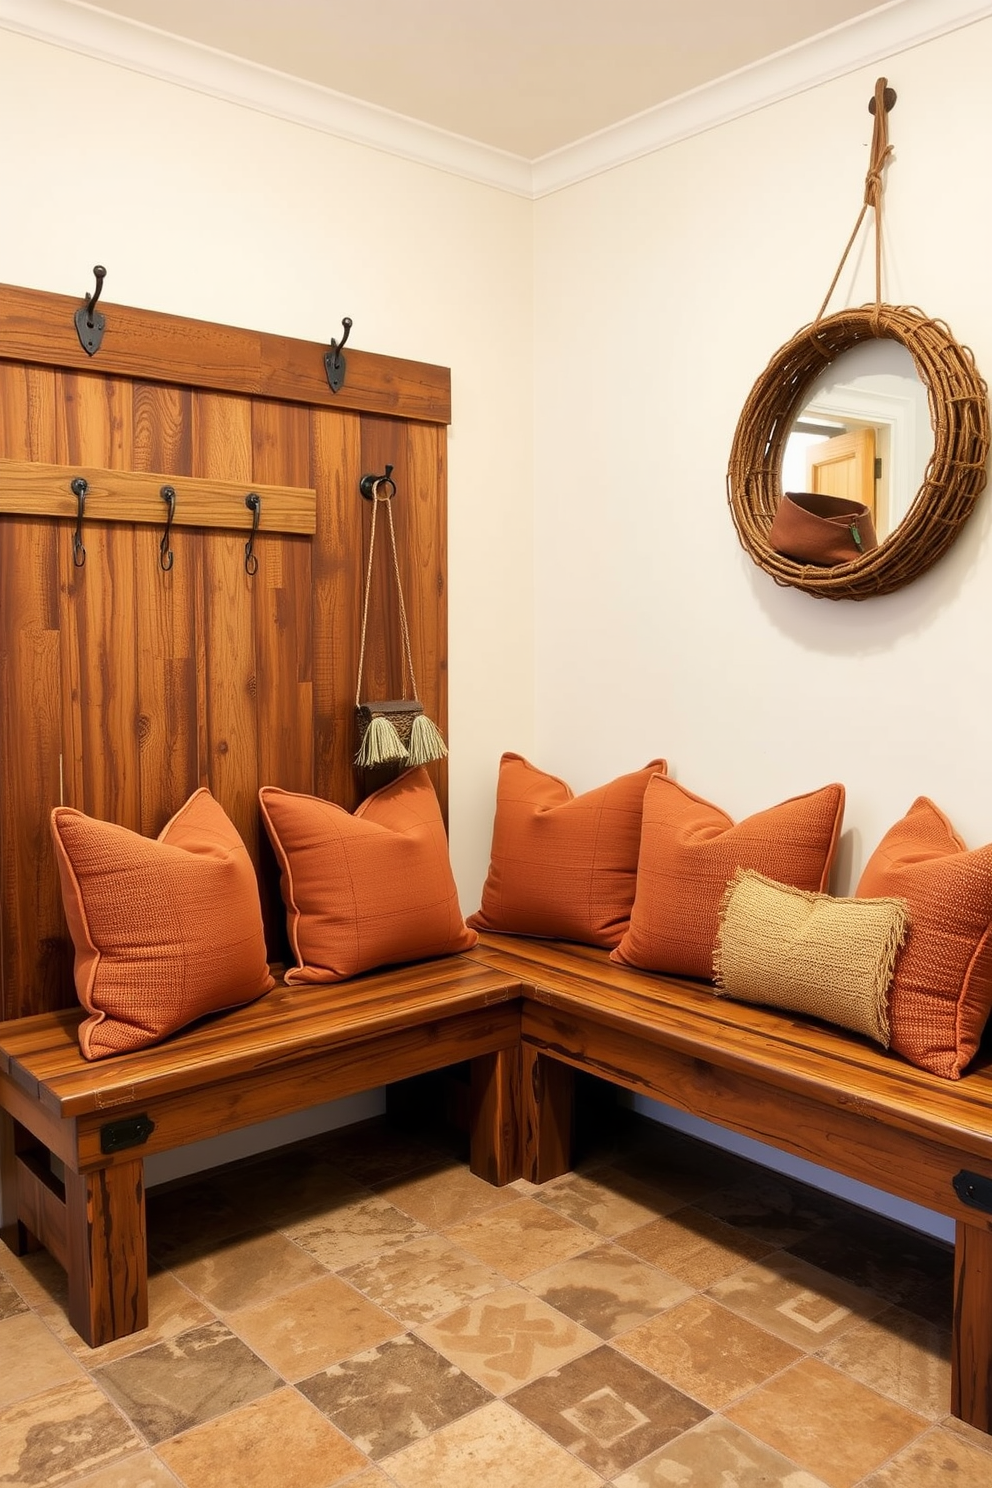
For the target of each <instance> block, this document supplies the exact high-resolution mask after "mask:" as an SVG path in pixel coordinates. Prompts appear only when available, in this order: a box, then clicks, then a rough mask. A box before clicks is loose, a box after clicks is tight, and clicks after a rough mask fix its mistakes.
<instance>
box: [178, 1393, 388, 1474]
mask: <svg viewBox="0 0 992 1488" xmlns="http://www.w3.org/2000/svg"><path fill="white" fill-rule="evenodd" d="M158 1451H159V1455H160V1456H161V1457H162V1458H163V1460H164V1461H165V1462H166V1463H167V1464H168V1465H169V1467H171V1468H172V1470H173V1472H174V1473H175V1474H176V1476H177V1478H179V1479H180V1481H181V1482H182V1483H184V1484H185V1485H186V1488H273V1485H274V1484H278V1488H330V1485H331V1484H333V1483H339V1482H340V1481H341V1480H342V1479H343V1478H348V1477H351V1476H352V1474H354V1473H355V1472H356V1471H357V1470H358V1469H359V1468H361V1467H364V1466H366V1465H367V1458H366V1457H365V1455H364V1453H362V1452H360V1451H358V1449H357V1448H356V1447H355V1446H353V1445H352V1443H351V1442H349V1441H348V1440H347V1439H346V1438H345V1437H344V1436H342V1435H341V1432H340V1431H336V1430H335V1429H334V1427H333V1426H332V1425H331V1423H330V1422H329V1421H328V1420H327V1418H326V1417H325V1416H323V1415H321V1413H320V1411H319V1410H316V1409H315V1408H314V1407H313V1406H312V1405H311V1404H310V1403H309V1402H308V1401H306V1400H304V1399H302V1398H301V1396H300V1395H298V1394H297V1392H296V1391H295V1390H288V1389H286V1390H277V1391H276V1392H275V1393H274V1394H272V1395H267V1396H266V1397H265V1398H264V1399H263V1400H258V1401H255V1402H254V1404H252V1405H245V1406H242V1407H241V1409H240V1410H235V1411H231V1412H230V1413H229V1414H228V1415H225V1416H221V1417H220V1418H219V1420H215V1421H210V1422H208V1423H207V1424H206V1425H204V1426H197V1427H196V1428H195V1429H194V1430H192V1431H188V1432H185V1433H184V1434H183V1435H182V1436H177V1437H175V1438H174V1439H173V1440H172V1441H167V1442H162V1443H161V1445H160V1446H159V1449H158Z"/></svg>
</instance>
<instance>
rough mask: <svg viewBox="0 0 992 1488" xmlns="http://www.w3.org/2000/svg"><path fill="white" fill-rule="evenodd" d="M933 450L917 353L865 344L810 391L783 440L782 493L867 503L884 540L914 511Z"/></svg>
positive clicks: (883, 344)
mask: <svg viewBox="0 0 992 1488" xmlns="http://www.w3.org/2000/svg"><path fill="white" fill-rule="evenodd" d="M932 453H933V431H932V430H931V428H930V409H929V406H928V404H927V390H926V388H925V387H924V386H923V383H922V382H921V381H920V377H919V374H918V372H917V370H916V363H915V362H914V361H913V358H912V356H911V355H910V353H909V352H908V351H907V350H906V348H905V346H900V344H899V343H898V342H897V341H864V342H862V343H861V345H860V346H856V347H854V348H853V350H851V351H845V352H842V353H841V355H840V356H839V357H838V358H837V360H836V361H834V362H831V363H830V365H829V367H827V368H826V370H825V371H824V372H823V374H822V375H821V376H820V377H818V378H817V379H816V381H815V382H814V384H813V386H812V387H811V388H810V390H809V392H808V394H807V397H806V402H805V403H804V404H803V407H802V408H801V409H800V411H799V413H798V414H797V416H796V418H795V419H794V420H793V423H792V427H791V429H790V431H789V437H788V438H787V440H786V442H785V451H784V453H783V455H782V490H783V491H813V492H817V493H821V492H822V493H824V494H826V495H830V496H840V497H843V498H845V499H847V500H850V501H857V502H861V503H863V504H864V505H865V506H867V508H868V511H869V514H870V516H871V518H872V522H873V524H874V528H875V533H876V535H877V537H878V540H879V542H882V541H884V539H885V538H886V537H888V535H889V533H890V532H894V531H895V529H896V528H897V527H898V526H899V523H900V522H901V521H902V519H903V517H905V516H906V514H907V512H908V511H909V508H910V506H911V505H912V503H913V498H914V496H915V495H916V493H917V491H918V490H919V489H920V487H921V486H922V484H923V479H924V476H925V475H926V468H927V464H928V462H929V460H930V456H931V455H932Z"/></svg>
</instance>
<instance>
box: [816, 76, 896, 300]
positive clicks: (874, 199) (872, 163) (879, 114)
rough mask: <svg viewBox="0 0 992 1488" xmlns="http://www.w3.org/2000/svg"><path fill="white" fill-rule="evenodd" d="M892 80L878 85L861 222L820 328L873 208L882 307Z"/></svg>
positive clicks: (877, 288) (833, 282)
mask: <svg viewBox="0 0 992 1488" xmlns="http://www.w3.org/2000/svg"><path fill="white" fill-rule="evenodd" d="M888 81H889V80H888V78H884V77H882V78H879V79H878V80H877V82H876V83H875V100H874V101H875V127H874V129H873V130H872V135H871V154H870V157H869V161H868V174H867V175H866V176H865V197H864V201H863V203H862V206H861V211H860V212H859V213H858V220H857V222H856V223H855V224H854V231H853V232H852V233H851V236H850V237H849V238H848V240H847V247H846V248H845V249H844V252H843V253H842V254H841V256H840V263H839V264H838V265H837V272H836V273H835V274H834V277H833V278H832V279H831V281H830V288H829V289H828V290H827V292H826V294H825V295H824V297H823V304H822V305H821V306H820V308H819V310H818V311H817V312H816V318H815V319H814V321H813V324H814V325H818V324H819V322H820V321H821V320H822V319H823V312H824V310H826V308H827V306H828V305H829V303H830V296H831V295H832V294H833V292H834V290H835V289H836V288H837V281H838V279H839V278H840V276H841V274H842V273H843V271H844V265H845V264H846V263H847V259H848V255H849V254H850V252H851V249H852V248H853V247H854V244H855V241H856V239H857V236H858V233H859V232H860V231H861V224H862V222H864V220H865V214H866V212H867V211H868V208H869V207H871V209H872V211H873V212H874V214H875V306H876V308H878V309H880V308H881V304H882V171H883V169H884V168H885V164H886V161H887V160H888V158H889V156H890V155H891V154H892V146H891V145H890V144H889V113H888V110H887V109H886V107H885V90H886V88H887V86H888Z"/></svg>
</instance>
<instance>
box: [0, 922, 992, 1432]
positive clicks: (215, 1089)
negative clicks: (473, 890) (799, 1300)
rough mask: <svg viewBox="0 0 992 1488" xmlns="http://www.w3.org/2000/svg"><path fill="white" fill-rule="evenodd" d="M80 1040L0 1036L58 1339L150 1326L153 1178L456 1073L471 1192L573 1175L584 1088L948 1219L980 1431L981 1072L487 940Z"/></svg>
mask: <svg viewBox="0 0 992 1488" xmlns="http://www.w3.org/2000/svg"><path fill="white" fill-rule="evenodd" d="M80 1016H81V1014H80V1013H79V1012H77V1011H71V1012H70V1011H66V1012H61V1013H46V1014H41V1015H39V1016H37V1017H32V1018H23V1019H17V1020H14V1021H12V1022H9V1023H2V1024H0V1114H2V1119H3V1124H4V1138H3V1148H2V1157H3V1182H4V1194H5V1202H7V1203H8V1204H9V1203H11V1194H12V1193H13V1194H14V1195H15V1196H16V1197H15V1198H14V1199H13V1202H14V1204H15V1205H16V1216H17V1222H16V1225H15V1226H14V1232H13V1234H11V1235H9V1236H8V1241H9V1243H10V1242H12V1243H13V1244H14V1246H15V1247H16V1248H19V1249H23V1248H26V1247H28V1246H30V1245H32V1244H35V1243H37V1242H40V1243H41V1244H43V1245H45V1246H46V1247H47V1248H48V1249H49V1250H50V1251H51V1252H52V1254H53V1255H55V1256H56V1258H57V1259H58V1260H59V1261H60V1262H61V1263H62V1264H63V1265H64V1266H65V1268H66V1271H67V1272H68V1276H69V1299H70V1302H69V1307H70V1320H71V1321H72V1324H73V1326H74V1327H75V1328H76V1329H77V1331H78V1332H79V1333H80V1334H81V1335H82V1336H83V1337H84V1338H85V1339H86V1340H87V1342H89V1343H91V1344H94V1345H96V1344H99V1343H103V1342H106V1341H109V1340H110V1339H112V1338H116V1337H121V1336H123V1335H124V1334H126V1333H129V1332H133V1331H135V1330H136V1329H138V1328H140V1327H143V1326H144V1325H145V1322H146V1319H147V1279H146V1277H147V1260H146V1250H145V1233H144V1197H143V1180H142V1159H143V1157H144V1156H146V1155H147V1154H149V1153H152V1152H161V1151H167V1150H170V1149H171V1148H174V1147H178V1146H182V1145H183V1144H185V1143H187V1142H192V1141H196V1140H198V1139H199V1138H201V1137H207V1136H213V1135H217V1134H220V1133H223V1132H227V1131H233V1130H236V1129H238V1128H240V1127H243V1126H247V1125H251V1124H253V1123H255V1122H259V1121H263V1120H266V1119H268V1118H270V1117H273V1116H279V1115H285V1114H288V1113H290V1112H293V1111H300V1110H305V1109H307V1108H309V1107H311V1106H314V1105H317V1104H320V1103H322V1102H324V1101H328V1100H332V1099H334V1098H336V1097H339V1096H344V1095H349V1094H354V1093H356V1092H358V1091H361V1090H368V1089H372V1088H375V1087H377V1086H380V1085H383V1084H386V1083H388V1082H390V1081H393V1080H399V1079H403V1078H406V1077H407V1076H409V1075H414V1074H422V1073H426V1072H428V1071H430V1070H436V1069H440V1068H443V1067H445V1066H446V1065H451V1064H455V1063H461V1062H463V1061H465V1060H470V1061H471V1068H472V1115H471V1128H472V1130H471V1161H472V1170H473V1172H476V1173H478V1174H479V1175H480V1176H482V1177H485V1178H486V1179H488V1180H489V1181H490V1182H492V1183H507V1182H509V1181H511V1180H512V1179H513V1178H515V1177H517V1176H519V1175H520V1174H521V1173H522V1174H523V1175H524V1176H526V1177H528V1178H530V1179H531V1180H532V1181H533V1182H536V1183H543V1182H546V1181H547V1180H548V1179H550V1178H553V1177H557V1176H558V1175H559V1174H561V1173H563V1172H565V1171H567V1169H568V1167H569V1165H570V1149H571V1127H572V1114H573V1072H574V1071H575V1070H582V1071H587V1072H589V1073H591V1074H593V1075H597V1076H599V1077H600V1078H602V1079H605V1080H607V1081H610V1082H612V1083H613V1084H616V1085H619V1086H622V1087H625V1088H626V1089H628V1090H632V1091H635V1092H640V1093H642V1094H645V1095H649V1096H653V1097H655V1098H657V1099H659V1100H662V1101H665V1102H667V1103H668V1104H669V1105H672V1106H675V1107H678V1108H679V1109H681V1110H684V1111H688V1112H690V1113H692V1114H694V1115H697V1116H702V1117H704V1118H706V1119H707V1120H710V1121H714V1122H716V1123H718V1124H719V1125H722V1126H726V1127H729V1128H731V1129H732V1130H734V1131H738V1132H742V1133H744V1134H746V1135H748V1136H752V1137H756V1138H757V1139H759V1140H760V1141H763V1142H767V1143H769V1144H770V1145H771V1146H773V1147H777V1148H780V1149H781V1150H783V1151H785V1152H791V1153H794V1154H795V1155H797V1156H799V1157H804V1158H808V1159H810V1160H812V1161H814V1162H817V1163H820V1164H822V1165H824V1166H826V1167H828V1168H831V1169H833V1170H834V1171H835V1172H838V1173H843V1174H846V1175H847V1176H848V1177H851V1178H857V1179H860V1180H862V1181H863V1182H866V1183H870V1184H873V1185H874V1186H875V1187H878V1188H882V1189H884V1190H886V1191H888V1192H890V1193H893V1194H896V1195H898V1196H899V1197H901V1198H905V1199H910V1200H913V1201H914V1202H916V1203H919V1204H923V1205H925V1206H926V1207H928V1208H931V1209H934V1210H936V1211H938V1212H939V1213H943V1214H947V1215H950V1216H952V1217H953V1218H954V1220H955V1221H956V1225H957V1231H956V1245H955V1281H954V1286H955V1295H954V1319H953V1344H952V1399H951V1402H950V1406H951V1410H952V1411H953V1413H954V1414H955V1415H957V1416H960V1417H961V1418H962V1419H963V1420H965V1421H967V1422H969V1423H970V1424H971V1425H973V1426H976V1427H978V1428H979V1429H980V1430H983V1431H986V1432H988V1431H992V1061H990V1060H989V1058H988V1057H987V1056H980V1057H979V1059H978V1060H977V1061H976V1062H975V1064H974V1066H973V1067H972V1069H971V1070H970V1071H969V1073H968V1074H967V1075H966V1076H965V1077H964V1079H963V1080H960V1081H955V1082H952V1081H948V1080H941V1079H938V1078H936V1077H935V1076H932V1075H928V1074H926V1073H925V1072H923V1071H921V1070H917V1069H914V1068H913V1067H912V1066H911V1065H908V1064H905V1063H904V1062H903V1061H902V1060H900V1059H898V1058H896V1057H895V1056H891V1055H888V1054H886V1053H885V1052H884V1051H882V1050H879V1049H876V1048H874V1047H873V1046H871V1045H869V1044H868V1043H866V1042H865V1041H863V1040H862V1039H860V1038H857V1037H856V1036H854V1035H849V1034H846V1033H844V1032H843V1031H842V1030H835V1029H831V1028H828V1027H825V1026H823V1025H818V1024H814V1023H812V1022H810V1021H808V1020H805V1019H801V1018H798V1017H792V1016H791V1015H789V1014H784V1013H777V1012H775V1011H773V1010H770V1009H767V1008H758V1007H749V1006H746V1005H744V1004H742V1003H737V1002H732V1001H730V1000H729V999H724V998H717V997H714V995H713V993H712V992H711V991H710V990H709V989H708V988H707V987H705V986H703V985H700V984H698V983H694V982H690V981H683V980H678V979H672V978H668V977H663V976H658V975H655V974H653V973H649V972H637V971H632V970H628V969H626V968H623V967H620V966H616V965H614V964H613V963H612V962H611V961H610V960H609V958H608V956H607V955H606V953H605V952H602V951H597V950H593V949H590V948H587V947H582V946H567V945H562V944H560V943H556V942H552V941H531V940H526V939H522V938H521V939H517V938H511V937H501V936H492V935H489V936H483V937H482V939H481V941H480V944H479V946H478V947H477V948H476V949H475V950H474V951H472V952H469V953H468V954H467V955H465V956H457V957H452V958H450V959H446V960H443V961H436V962H425V963H422V964H420V965H418V966H412V967H403V968H398V969H396V970H392V971H386V972H381V973H375V974H373V975H370V976H366V977H361V978H358V979H356V980H355V981H352V982H347V983H343V984H339V985H337V986H332V987H302V988H286V987H282V986H280V987H277V988H276V990H275V991H274V992H272V993H270V994H269V995H268V996H267V997H265V998H263V999H261V1000H260V1001H259V1002H257V1003H254V1004H252V1005H251V1006H249V1007H247V1008H241V1009H238V1010H237V1011H235V1012H231V1013H227V1014H222V1015H220V1016H219V1017H217V1018H214V1019H211V1020H210V1021H208V1022H205V1023H203V1024H201V1025H199V1026H197V1027H195V1028H192V1029H188V1030H186V1031H185V1032H183V1033H181V1034H178V1035H177V1036H176V1037H175V1038H173V1039H170V1040H169V1041H167V1042H166V1043H164V1044H161V1045H158V1046H157V1047H155V1048H152V1049H146V1050H143V1051H141V1052H139V1053H136V1054H128V1055H120V1056H117V1057H115V1058H112V1059H107V1060H103V1061H100V1062H97V1063H95V1064H90V1063H87V1062H86V1061H85V1060H83V1059H82V1058H81V1056H80V1054H79V1051H78V1047H77V1044H76V1027H77V1024H78V1021H79V1018H80ZM50 1154H51V1155H54V1156H55V1157H57V1158H58V1159H60V1161H61V1163H62V1164H63V1165H64V1181H61V1182H60V1181H59V1180H58V1179H57V1178H56V1177H55V1176H54V1175H53V1173H52V1171H51V1166H52V1165H51V1161H50Z"/></svg>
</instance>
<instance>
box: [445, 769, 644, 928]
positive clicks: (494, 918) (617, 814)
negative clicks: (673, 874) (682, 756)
mask: <svg viewBox="0 0 992 1488" xmlns="http://www.w3.org/2000/svg"><path fill="white" fill-rule="evenodd" d="M666 769H667V765H666V763H665V761H664V760H652V761H651V763H650V764H648V765H646V766H645V767H644V769H643V770H636V771H634V772H633V773H631V774H629V775H620V776H618V777H617V779H615V780H611V781H610V782H609V783H608V784H607V785H601V786H598V787H597V788H596V789H595V790H591V791H586V792H585V793H584V794H583V795H581V796H576V795H573V793H572V791H571V789H570V787H569V786H568V785H566V784H565V782H564V780H560V779H559V778H558V776H557V775H549V774H548V773H547V772H546V771H544V770H539V769H538V768H537V766H536V765H532V764H531V763H530V761H529V760H526V759H524V757H523V755H520V754H509V753H508V754H504V755H503V757H502V759H501V760H500V766H499V781H498V785H497V789H496V817H495V821H494V822H493V839H492V853H491V860H490V864H489V873H488V876H487V878H486V882H485V886H484V888H483V891H482V904H481V906H480V908H479V909H478V910H477V911H476V913H475V914H473V915H470V916H469V920H468V923H469V925H471V926H472V927H473V928H474V929H476V930H491V931H497V932H499V933H501V934H505V935H532V936H537V937H540V938H542V939H550V940H572V941H578V942H580V943H582V944H584V945H594V946H604V947H611V946H615V945H616V944H617V943H618V941H619V940H620V938H621V936H622V935H623V934H624V932H625V931H626V929H627V926H628V923H629V920H630V907H631V905H632V904H633V902H634V888H635V883H636V879H637V855H638V851H639V847H640V838H641V809H642V805H643V801H644V792H645V790H646V789H647V785H648V781H649V780H650V779H651V776H652V775H654V774H656V773H658V772H662V773H663V772H664V771H665V770H666Z"/></svg>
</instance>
